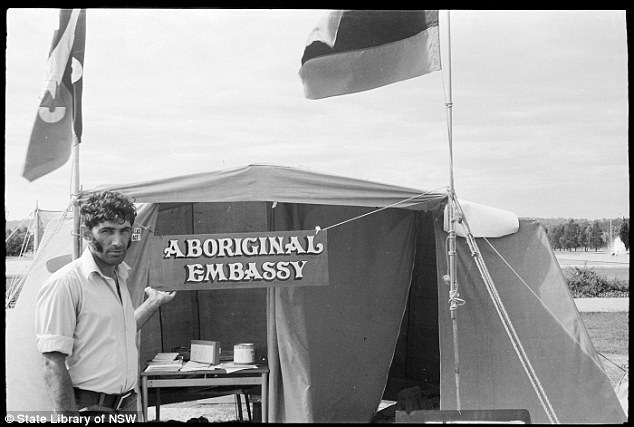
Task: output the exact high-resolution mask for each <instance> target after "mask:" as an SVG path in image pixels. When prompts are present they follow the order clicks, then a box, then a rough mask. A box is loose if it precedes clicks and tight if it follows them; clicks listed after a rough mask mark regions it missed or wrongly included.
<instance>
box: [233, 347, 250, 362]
mask: <svg viewBox="0 0 634 427" xmlns="http://www.w3.org/2000/svg"><path fill="white" fill-rule="evenodd" d="M254 362H255V344H253V343H241V344H236V345H234V346H233V363H235V364H242V365H250V364H252V363H254Z"/></svg>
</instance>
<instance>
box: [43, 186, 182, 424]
mask: <svg viewBox="0 0 634 427" xmlns="http://www.w3.org/2000/svg"><path fill="white" fill-rule="evenodd" d="M80 212H81V220H82V236H83V237H84V239H85V240H87V241H88V246H87V247H86V249H85V250H84V252H83V254H82V255H81V257H79V258H78V259H76V260H74V261H73V262H71V263H70V264H67V265H66V266H64V267H63V268H61V269H60V270H58V271H57V272H55V273H54V274H53V275H52V276H51V277H50V278H49V279H48V280H47V281H46V283H44V285H43V286H42V288H41V289H40V291H39V292H38V295H37V299H36V309H35V328H36V341H37V347H38V350H39V351H40V352H41V353H42V355H43V360H44V365H43V368H44V380H45V383H46V386H47V388H48V393H49V395H50V397H51V399H52V402H53V404H54V407H55V410H56V412H59V413H64V414H65V415H79V414H80V413H84V412H85V413H90V414H95V413H97V414H104V413H113V412H126V411H132V412H138V411H137V407H138V406H137V401H138V398H137V394H136V392H135V388H136V385H137V378H138V349H137V347H136V332H137V330H139V329H141V327H142V326H143V324H144V323H145V322H146V321H147V320H148V319H149V318H150V316H151V315H152V314H153V313H154V312H155V311H156V310H157V309H158V308H159V307H160V306H161V305H162V304H164V303H166V302H169V301H171V300H172V299H173V298H174V296H175V292H161V291H157V290H155V289H152V288H149V287H148V288H146V289H145V292H146V294H147V299H146V300H145V301H144V302H143V304H141V305H140V306H139V307H138V308H137V309H136V310H135V309H134V307H133V306H132V301H131V299H130V294H129V292H128V287H127V284H126V279H127V277H128V273H129V270H130V267H129V266H128V265H127V264H126V263H125V262H123V259H124V258H125V256H126V253H127V250H128V248H129V246H130V243H131V235H132V224H134V220H135V218H136V210H135V208H134V205H133V204H132V202H131V201H130V200H128V199H127V198H126V197H125V196H123V195H121V194H119V193H114V192H110V191H105V192H103V193H97V194H92V195H91V196H90V197H89V198H88V199H87V200H86V201H85V202H84V203H82V206H81V209H80Z"/></svg>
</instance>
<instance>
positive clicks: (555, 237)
mask: <svg viewBox="0 0 634 427" xmlns="http://www.w3.org/2000/svg"><path fill="white" fill-rule="evenodd" d="M563 235H564V226H563V225H555V226H552V227H551V230H550V233H549V235H548V238H549V240H550V245H551V246H552V247H553V249H561V248H562V246H561V239H562V237H563Z"/></svg>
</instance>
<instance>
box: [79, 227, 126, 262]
mask: <svg viewBox="0 0 634 427" xmlns="http://www.w3.org/2000/svg"><path fill="white" fill-rule="evenodd" d="M131 236H132V225H131V224H130V222H129V221H125V222H123V223H118V222H113V221H105V222H102V223H100V224H99V225H96V226H94V227H93V228H92V229H91V230H90V236H89V237H90V238H91V239H90V246H91V247H92V253H93V255H95V256H96V257H97V258H99V260H100V261H102V262H103V263H105V264H107V265H110V266H116V265H118V264H120V263H121V262H122V261H123V259H124V258H125V255H126V253H127V252H128V248H129V247H130V243H131V240H130V239H131Z"/></svg>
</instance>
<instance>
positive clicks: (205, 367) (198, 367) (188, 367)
mask: <svg viewBox="0 0 634 427" xmlns="http://www.w3.org/2000/svg"><path fill="white" fill-rule="evenodd" d="M253 368H257V365H236V364H234V363H233V362H223V363H219V364H217V365H211V364H209V363H199V362H192V361H191V360H190V361H188V362H185V364H184V365H183V367H182V368H181V369H180V371H181V372H194V371H215V370H221V371H224V372H226V373H228V374H230V373H232V372H237V371H242V370H244V369H253Z"/></svg>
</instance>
